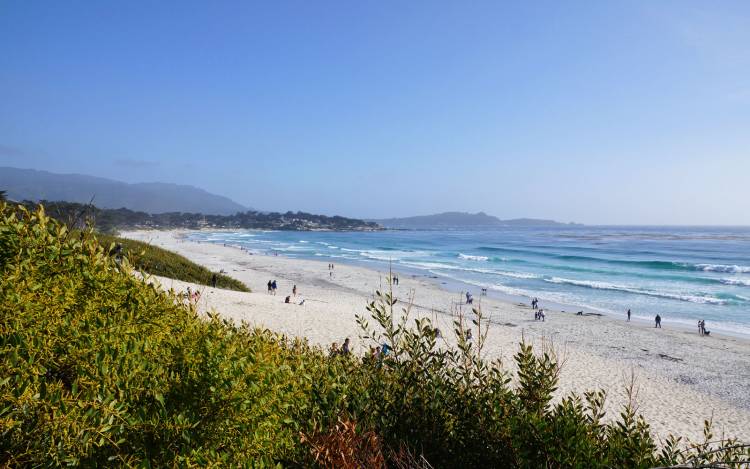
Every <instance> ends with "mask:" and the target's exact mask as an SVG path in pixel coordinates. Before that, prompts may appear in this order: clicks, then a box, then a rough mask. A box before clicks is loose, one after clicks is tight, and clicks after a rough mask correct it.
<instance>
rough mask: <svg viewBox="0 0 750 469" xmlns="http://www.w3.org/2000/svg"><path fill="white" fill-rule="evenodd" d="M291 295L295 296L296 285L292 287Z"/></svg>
mask: <svg viewBox="0 0 750 469" xmlns="http://www.w3.org/2000/svg"><path fill="white" fill-rule="evenodd" d="M292 295H294V296H297V285H295V286H293V287H292Z"/></svg>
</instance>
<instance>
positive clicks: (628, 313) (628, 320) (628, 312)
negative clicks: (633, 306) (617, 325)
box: [628, 309, 630, 321]
mask: <svg viewBox="0 0 750 469" xmlns="http://www.w3.org/2000/svg"><path fill="white" fill-rule="evenodd" d="M628 321H630V310H629V309H628Z"/></svg>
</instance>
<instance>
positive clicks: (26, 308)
mask: <svg viewBox="0 0 750 469" xmlns="http://www.w3.org/2000/svg"><path fill="white" fill-rule="evenodd" d="M0 274H1V277H0V312H1V313H2V314H1V315H0V357H2V361H0V466H6V465H7V466H26V465H29V466H56V465H60V464H71V465H84V466H92V467H93V466H103V465H118V466H144V467H149V466H152V467H162V466H175V465H178V466H192V465H211V464H215V465H219V464H220V465H230V464H231V465H241V464H242V465H246V464H247V465H254V466H256V467H263V466H266V467H267V466H271V465H282V466H292V467H295V466H297V467H299V466H310V465H316V464H317V465H321V466H328V467H352V468H353V467H382V466H383V465H389V466H391V467H429V466H428V461H429V462H430V463H432V465H433V466H434V467H528V468H536V467H651V466H656V465H664V464H676V463H682V462H685V463H689V464H691V465H693V464H695V467H697V466H698V465H699V464H701V463H702V462H704V461H709V460H725V461H726V460H735V461H737V460H741V459H742V458H747V457H748V454H747V453H744V454H743V453H742V451H743V450H742V449H741V448H731V446H732V445H733V442H731V441H730V442H722V443H720V444H719V448H717V447H716V445H711V444H701V445H692V446H690V445H689V446H688V448H687V449H685V450H682V451H678V442H677V440H676V439H673V440H670V441H668V442H667V443H666V444H665V445H664V447H663V449H661V450H657V448H656V445H655V444H654V441H653V440H652V438H651V436H650V435H649V431H648V425H647V424H646V422H644V421H643V419H641V418H639V417H638V416H636V415H635V412H634V411H633V409H632V407H626V408H625V409H623V411H622V414H621V415H620V417H619V418H618V419H617V420H616V421H615V422H612V423H603V419H602V410H601V409H602V403H603V400H604V393H603V392H592V393H588V394H586V395H585V396H584V398H583V399H580V398H578V397H575V396H571V397H568V398H565V399H563V400H562V401H560V402H558V403H556V404H552V401H551V393H552V392H553V391H554V390H555V387H556V382H557V371H558V365H557V363H556V360H555V356H554V353H552V352H551V351H547V352H546V353H542V354H535V353H534V352H533V351H532V349H531V347H530V346H529V345H527V344H521V346H520V348H519V351H518V353H517V355H516V357H515V360H516V362H517V364H518V372H517V376H516V379H515V380H514V381H511V379H510V376H509V375H508V374H507V373H506V372H505V371H503V368H502V367H501V366H500V364H499V363H487V362H485V361H483V360H482V359H481V358H480V353H481V347H482V343H483V340H484V339H483V337H484V336H483V334H482V330H483V329H482V327H483V326H482V317H481V312H479V311H476V312H475V315H476V316H475V317H474V322H475V324H470V327H472V328H473V329H474V330H475V331H476V332H475V334H474V339H472V340H470V339H469V338H468V337H467V331H468V330H470V329H469V327H467V326H465V325H464V324H463V319H462V318H461V317H459V318H458V319H457V321H456V323H455V331H454V332H455V334H456V336H457V340H458V346H457V347H456V348H450V347H445V346H443V345H438V342H437V335H436V332H435V330H434V329H433V328H432V326H431V324H430V322H429V321H428V320H425V319H420V320H416V321H414V322H413V324H414V325H413V326H410V325H409V324H412V320H411V319H408V311H406V312H403V313H402V312H395V311H394V305H395V304H396V301H395V299H394V298H393V297H392V296H391V295H390V294H388V293H382V294H380V293H379V294H378V298H377V300H376V301H374V302H372V303H371V304H370V305H369V306H368V311H369V319H368V318H364V317H362V318H359V322H360V325H361V326H362V328H363V331H365V332H364V335H366V336H367V337H369V338H371V339H372V340H373V344H375V343H376V342H377V343H388V344H390V345H391V347H392V350H391V352H390V353H389V354H388V355H387V356H385V357H376V356H367V357H365V358H362V359H360V358H356V357H352V356H341V355H336V356H328V355H327V354H324V353H323V351H322V350H320V349H318V348H311V347H309V346H307V345H306V344H305V343H303V342H300V341H290V340H287V339H285V338H283V337H279V336H276V335H274V334H272V333H269V332H267V331H260V330H252V329H250V328H248V327H247V326H240V327H237V326H234V325H232V324H229V323H226V322H224V321H221V320H220V319H219V318H217V317H209V318H207V319H202V318H199V317H198V316H197V314H196V312H195V310H193V309H191V308H190V307H189V306H185V305H184V304H182V302H180V301H178V299H177V298H176V296H174V295H173V294H170V293H167V294H165V293H162V292H159V291H157V290H156V289H155V288H154V287H152V286H151V285H149V284H148V283H146V282H145V281H143V280H140V279H138V277H136V276H134V275H132V270H131V268H130V266H129V263H128V261H127V259H125V260H123V261H121V262H117V261H115V260H114V259H113V258H112V256H110V255H109V252H108V247H107V248H105V247H102V245H100V244H99V242H98V241H97V240H96V239H94V238H93V237H92V235H91V233H89V232H78V233H75V234H71V232H69V231H67V229H66V228H65V227H64V226H62V225H61V224H59V223H57V222H55V221H53V220H50V219H49V218H48V217H46V216H45V215H44V213H43V211H42V210H39V211H37V212H35V213H32V212H27V211H24V210H21V211H20V212H19V211H11V212H6V214H5V215H4V216H3V219H2V220H0ZM369 322H372V323H373V325H370V323H369ZM710 438H711V437H710V435H707V439H710ZM715 449H720V451H717V452H712V451H714V450H715ZM736 467H739V466H736Z"/></svg>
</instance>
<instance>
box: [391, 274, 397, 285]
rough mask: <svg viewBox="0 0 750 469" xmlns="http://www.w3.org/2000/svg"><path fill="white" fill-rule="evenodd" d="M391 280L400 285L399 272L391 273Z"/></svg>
mask: <svg viewBox="0 0 750 469" xmlns="http://www.w3.org/2000/svg"><path fill="white" fill-rule="evenodd" d="M391 282H392V283H393V285H398V274H391Z"/></svg>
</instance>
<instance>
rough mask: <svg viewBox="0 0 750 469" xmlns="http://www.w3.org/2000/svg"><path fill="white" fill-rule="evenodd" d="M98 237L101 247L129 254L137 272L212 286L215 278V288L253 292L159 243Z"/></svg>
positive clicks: (114, 252)
mask: <svg viewBox="0 0 750 469" xmlns="http://www.w3.org/2000/svg"><path fill="white" fill-rule="evenodd" d="M96 237H97V239H98V240H99V244H100V245H101V246H104V247H108V249H109V251H110V252H112V254H113V255H117V256H119V257H126V258H127V259H128V261H129V262H130V264H131V265H132V266H133V267H134V268H135V269H136V270H138V271H143V272H146V273H148V274H151V275H159V276H161V277H169V278H173V279H176V280H182V281H183V282H192V283H197V284H200V285H212V283H213V280H214V279H215V280H216V288H224V289H226V290H236V291H244V292H249V291H250V289H249V288H248V287H247V286H246V285H245V284H244V283H242V282H240V281H239V280H237V279H233V278H232V277H229V276H228V275H224V274H222V273H220V272H211V271H210V270H208V269H206V268H205V267H203V266H200V265H198V264H196V263H195V262H192V261H190V260H188V259H186V258H185V257H183V256H181V255H179V254H176V253H174V252H171V251H167V250H166V249H162V248H160V247H158V246H153V245H151V244H148V243H144V242H143V241H136V240H134V239H127V238H120V237H117V236H112V235H105V234H97V235H96Z"/></svg>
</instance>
